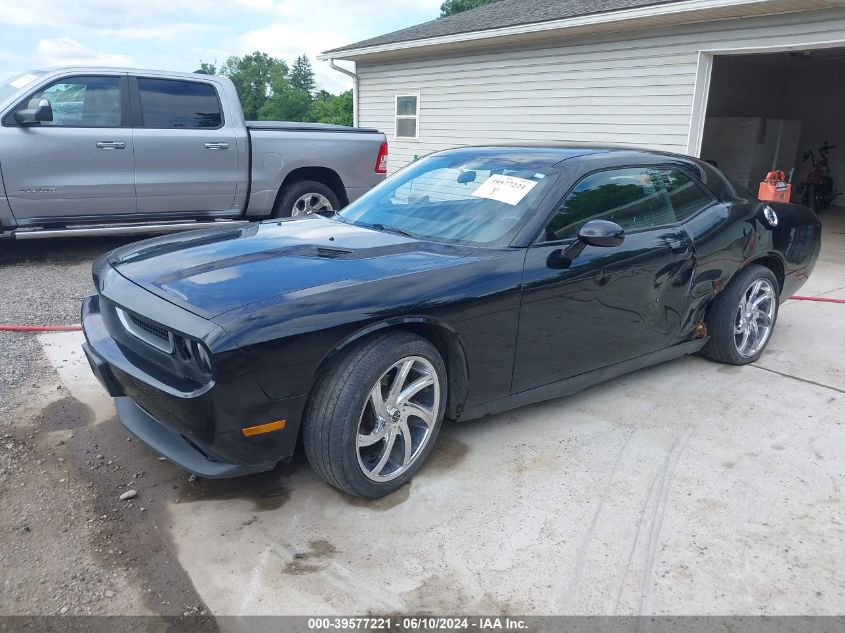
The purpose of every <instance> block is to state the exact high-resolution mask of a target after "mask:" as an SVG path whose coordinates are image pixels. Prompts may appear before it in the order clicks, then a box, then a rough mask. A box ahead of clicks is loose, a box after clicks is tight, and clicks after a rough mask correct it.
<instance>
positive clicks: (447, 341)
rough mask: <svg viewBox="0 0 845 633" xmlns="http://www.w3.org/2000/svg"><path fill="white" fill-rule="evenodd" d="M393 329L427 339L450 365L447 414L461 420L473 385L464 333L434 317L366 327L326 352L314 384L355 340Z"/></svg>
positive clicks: (448, 370) (448, 371)
mask: <svg viewBox="0 0 845 633" xmlns="http://www.w3.org/2000/svg"><path fill="white" fill-rule="evenodd" d="M391 330H397V331H405V332H411V333H413V334H416V335H418V336H421V337H422V338H424V339H426V340H427V341H428V342H429V343H431V344H432V345H434V347H435V348H436V349H437V351H438V352H439V353H440V356H441V357H442V358H443V362H444V363H445V364H446V380H447V385H448V390H447V398H446V417H447V418H448V419H450V420H454V419H457V418H458V416H460V414H461V411H463V409H464V405H465V404H466V400H467V391H468V386H469V368H468V364H467V357H466V352H465V351H464V345H463V343H462V342H461V339H460V336H459V335H458V333H457V332H456V331H455V329H454V328H453V327H451V326H450V325H448V324H447V323H444V322H442V321H439V320H437V319H432V318H430V317H423V316H406V317H402V318H399V319H390V320H388V321H380V322H378V323H373V324H370V325H368V326H367V327H365V328H362V329H360V330H358V331H356V332H355V333H353V334H351V335H349V336H347V337H346V338H344V339H343V340H342V341H340V343H338V344H337V345H336V346H335V347H334V348H332V350H331V351H330V352H329V353H328V354H326V355H325V356H324V357H323V359H322V361H320V364H319V365H318V366H317V370H316V372H315V374H314V379H313V384H316V382H317V380H318V379H319V377H320V376H322V375H323V374H324V373H325V372H327V371H328V370H329V368H330V367H331V366H332V365H333V364H334V363H335V362H336V361H337V360H338V359H339V358H341V357H342V355H343V353H344V352H345V351H346V350H347V349H349V347H350V346H351V345H353V344H355V343H358V342H360V341H362V340H364V339H366V338H370V337H372V336H377V335H379V334H385V333H387V332H390V331H391Z"/></svg>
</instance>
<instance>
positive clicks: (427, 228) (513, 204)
mask: <svg viewBox="0 0 845 633" xmlns="http://www.w3.org/2000/svg"><path fill="white" fill-rule="evenodd" d="M522 158H524V157H519V156H518V155H517V156H512V157H511V156H508V155H507V154H506V153H505V155H502V153H499V154H498V155H496V154H491V153H489V150H487V151H485V150H478V151H473V150H465V151H461V152H458V153H454V154H445V155H435V156H432V157H430V158H424V159H422V160H420V161H418V162H416V163H413V164H411V165H409V166H407V167H405V168H404V169H402V170H400V171H399V172H397V173H396V174H394V175H393V176H391V177H390V178H388V179H387V180H385V181H384V182H383V183H381V184H380V185H378V186H376V187H375V188H374V189H372V190H371V191H369V192H368V193H367V194H365V195H364V196H362V197H361V198H359V199H358V200H356V201H355V202H353V203H352V204H350V205H349V206H348V207H346V208H345V209H344V210H343V211H341V212H340V213H339V214H338V216H337V217H338V219H339V220H340V221H341V222H349V223H352V224H358V225H360V226H366V227H370V228H374V229H376V230H380V231H388V232H394V233H399V234H401V235H406V236H409V237H415V238H421V239H431V240H435V241H444V242H452V243H458V244H471V245H479V246H493V247H497V246H505V245H507V244H509V243H510V241H511V240H512V239H513V238H514V236H515V235H516V233H517V232H518V231H519V229H520V228H522V226H523V224H524V223H525V220H526V218H527V217H528V216H529V215H530V213H531V212H532V211H533V210H534V208H535V206H536V204H537V203H538V201H540V200H542V196H543V195H544V193H545V191H546V190H547V189H548V187H550V186H551V183H552V182H553V181H554V180H555V178H554V177H553V176H554V175H555V172H554V170H553V168H551V167H550V166H549V165H548V163H541V162H539V161H534V160H530V159H527V160H522Z"/></svg>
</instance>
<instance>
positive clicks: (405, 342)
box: [302, 331, 447, 498]
mask: <svg viewBox="0 0 845 633" xmlns="http://www.w3.org/2000/svg"><path fill="white" fill-rule="evenodd" d="M407 357H421V358H423V359H426V360H427V361H428V362H429V363H430V364H431V365H432V366H433V368H434V370H435V373H436V374H437V384H438V385H439V394H440V396H439V406H438V407H436V409H437V411H436V415H435V417H434V424H433V426H432V427H431V430H430V431H429V434H428V435H427V438H428V439H427V440H426V441H427V443H424V444H422V445H421V446H420V448H419V453H418V455H417V457H416V458H415V459H414V461H412V462H410V465H409V466H408V467H407V470H405V471H404V472H402V473H401V474H399V475H397V476H396V477H395V478H394V479H391V480H389V481H373V480H372V478H370V477H368V476H367V475H366V474H365V472H364V468H363V467H362V465H361V464H360V463H359V452H358V451H359V449H358V446H357V438H358V432H359V422H360V421H361V419H362V415H363V412H364V411H365V407H367V406H368V399H369V394H370V390H371V389H372V388H373V387H374V385H376V384H377V383H378V382H379V381H380V379H381V378H382V376H383V375H384V374H385V372H388V371H390V370H391V368H392V367H393V366H394V365H395V364H396V363H398V362H399V361H401V360H402V359H405V358H407ZM446 390H447V381H446V367H445V365H444V363H443V359H442V358H441V357H440V354H439V353H438V351H437V349H436V348H435V347H434V346H433V345H432V344H431V343H429V342H428V341H427V340H425V339H424V338H422V337H420V336H417V335H415V334H411V333H409V332H401V331H393V332H390V333H385V334H379V335H376V336H373V337H371V338H368V339H366V340H364V341H363V342H361V343H358V344H356V345H354V346H353V347H352V348H351V349H350V350H349V351H348V352H347V353H346V354H344V355H343V356H342V357H341V358H339V359H338V360H336V361H335V362H334V363H333V364H332V366H331V367H330V368H329V369H328V371H326V372H325V373H324V375H323V376H321V377H320V378H319V379H318V380H317V384H316V385H315V388H314V391H313V392H312V394H311V398H310V399H309V402H308V406H307V407H306V410H305V415H304V417H303V423H302V443H303V446H304V448H305V455H306V456H307V458H308V462H309V463H310V464H311V467H312V468H313V469H314V470H315V471H316V472H317V474H318V475H320V477H322V478H323V479H324V480H325V481H326V482H327V483H329V484H331V485H332V486H335V487H337V488H340V489H341V490H343V491H345V492H348V493H349V494H352V495H355V496H358V497H366V498H375V497H382V496H384V495H388V494H390V493H391V492H394V491H395V490H397V489H398V488H399V487H400V486H402V485H403V484H405V483H406V482H407V481H409V480H410V479H411V477H413V476H414V474H415V473H416V472H417V471H418V470H419V469H420V467H421V466H422V465H423V463H424V462H425V460H426V459H427V458H428V456H429V454H430V452H431V449H432V448H433V446H434V443H435V442H436V441H437V436H438V434H439V432H440V427H441V425H442V423H443V413H444V411H445V407H446V396H447V391H446Z"/></svg>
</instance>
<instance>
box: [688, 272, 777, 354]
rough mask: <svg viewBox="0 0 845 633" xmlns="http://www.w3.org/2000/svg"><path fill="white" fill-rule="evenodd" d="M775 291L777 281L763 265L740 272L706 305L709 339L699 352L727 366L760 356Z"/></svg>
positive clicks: (773, 311)
mask: <svg viewBox="0 0 845 633" xmlns="http://www.w3.org/2000/svg"><path fill="white" fill-rule="evenodd" d="M779 294H780V289H779V288H778V281H777V279H776V278H775V276H774V273H772V271H771V270H769V269H768V268H766V267H765V266H758V265H756V264H753V265H751V266H748V267H747V268H745V269H743V270H742V271H740V272H739V273H738V274H737V275H736V276H735V277H734V278H733V279H732V280H731V282H730V283H729V284H728V287H727V288H725V290H724V292H722V294H720V295H719V296H718V297H716V300H715V302H714V304H713V306H712V307H711V308H710V312H709V314H708V315H707V332H708V333H709V334H710V340H709V341H707V344H706V345H705V346H704V349H702V350H701V352H702V355H703V356H704V357H705V358H709V359H710V360H715V361H717V362H719V363H726V364H728V365H745V364H747V363H753V362H754V361H755V360H757V359H758V358H760V355H761V354H762V353H763V350H764V349H765V348H766V345H767V344H768V342H769V339H770V338H771V336H772V332H773V331H774V329H775V321H777V317H778V296H779Z"/></svg>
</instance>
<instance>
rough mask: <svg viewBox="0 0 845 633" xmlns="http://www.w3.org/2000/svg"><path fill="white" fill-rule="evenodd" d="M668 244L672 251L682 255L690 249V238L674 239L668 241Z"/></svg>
mask: <svg viewBox="0 0 845 633" xmlns="http://www.w3.org/2000/svg"><path fill="white" fill-rule="evenodd" d="M668 246H669V250H670V251H672V252H673V253H674V254H675V255H680V254H682V253H686V252H687V251H689V249H690V241H689V240H688V239H684V240H672V241H671V242H669V243H668Z"/></svg>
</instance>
